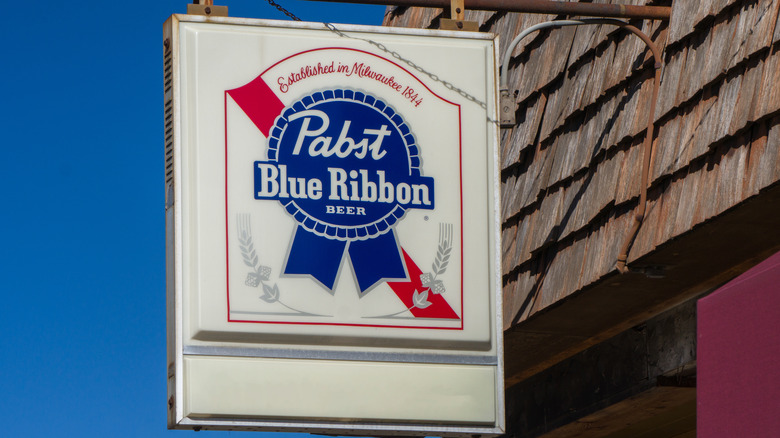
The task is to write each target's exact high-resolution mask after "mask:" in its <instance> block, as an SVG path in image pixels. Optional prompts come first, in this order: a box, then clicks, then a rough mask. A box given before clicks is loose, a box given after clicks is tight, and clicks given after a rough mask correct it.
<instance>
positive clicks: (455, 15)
mask: <svg viewBox="0 0 780 438" xmlns="http://www.w3.org/2000/svg"><path fill="white" fill-rule="evenodd" d="M465 9H466V7H465V0H450V18H442V19H440V20H439V29H442V30H465V31H468V32H479V23H477V22H476V21H466V19H465V18H466V14H465Z"/></svg>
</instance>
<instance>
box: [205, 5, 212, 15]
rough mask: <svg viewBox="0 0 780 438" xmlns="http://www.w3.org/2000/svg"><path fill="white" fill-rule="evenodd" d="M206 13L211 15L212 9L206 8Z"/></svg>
mask: <svg viewBox="0 0 780 438" xmlns="http://www.w3.org/2000/svg"><path fill="white" fill-rule="evenodd" d="M205 11H206V13H207V14H211V8H210V7H208V6H206V9H205Z"/></svg>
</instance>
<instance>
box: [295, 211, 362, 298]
mask: <svg viewBox="0 0 780 438" xmlns="http://www.w3.org/2000/svg"><path fill="white" fill-rule="evenodd" d="M346 246H347V242H345V241H342V240H336V239H328V238H326V237H322V236H318V235H316V234H314V233H312V232H310V231H308V230H306V229H305V228H302V227H300V226H299V227H298V228H297V229H296V230H295V237H294V238H293V243H292V247H290V255H289V256H287V264H286V265H285V267H284V273H285V274H292V275H311V276H312V277H314V278H315V279H316V280H317V281H319V282H320V283H322V284H323V285H324V286H325V287H327V288H328V289H330V290H333V285H334V284H335V283H336V276H337V275H338V273H339V266H341V259H342V258H343V257H344V248H345V247H346Z"/></svg>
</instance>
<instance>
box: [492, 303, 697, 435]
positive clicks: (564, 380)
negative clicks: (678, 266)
mask: <svg viewBox="0 0 780 438" xmlns="http://www.w3.org/2000/svg"><path fill="white" fill-rule="evenodd" d="M695 360H696V303H695V300H691V301H689V302H686V303H683V304H682V305H680V306H677V307H675V308H674V309H671V310H669V311H667V312H665V313H663V314H661V315H659V316H658V317H656V318H653V319H651V320H649V321H647V323H646V324H643V325H642V326H639V327H636V328H632V329H629V330H626V331H625V332H623V333H620V334H619V335H617V336H615V337H614V338H612V339H609V340H607V341H605V342H603V343H600V344H598V345H595V346H593V347H591V348H589V349H587V350H585V351H583V352H581V353H579V354H577V355H575V356H573V357H571V358H569V359H567V360H565V361H563V362H561V363H559V364H557V365H555V366H553V367H551V368H549V369H547V370H545V371H544V372H542V373H539V374H537V375H535V376H533V377H531V378H529V379H527V380H525V381H523V382H521V383H519V384H517V385H514V386H512V387H511V388H509V389H508V390H507V393H506V399H507V436H518V437H520V436H521V437H524V438H532V437H538V436H543V437H545V438H563V437H567V438H568V437H578V438H590V437H593V438H595V437H602V436H607V435H609V436H610V437H612V435H610V434H613V433H615V434H618V433H621V431H623V430H627V431H633V432H636V431H637V429H641V430H643V431H647V430H650V426H649V424H650V423H653V424H655V425H656V426H658V427H660V428H661V429H664V430H675V431H676V432H679V433H686V432H688V431H689V430H691V429H692V428H695V425H696V422H695V409H694V408H695V397H696V388H695ZM670 382H684V383H685V384H684V385H676V384H675V385H670V384H669V383H670ZM692 382H693V383H692ZM681 406H683V407H682V408H680V407H681ZM684 406H688V407H684ZM678 408H679V409H678ZM692 409H693V411H692ZM692 412H693V415H691V414H692ZM663 415H666V418H663ZM661 420H662V421H661ZM661 426H663V427H661ZM653 427H655V426H653ZM616 436H617V435H616ZM620 436H622V435H620ZM626 436H632V435H630V434H628V435H626ZM642 436H645V435H642ZM647 436H648V437H650V436H653V435H647ZM663 436H672V435H663Z"/></svg>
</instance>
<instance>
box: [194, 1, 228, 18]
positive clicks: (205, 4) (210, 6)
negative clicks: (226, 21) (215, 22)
mask: <svg viewBox="0 0 780 438" xmlns="http://www.w3.org/2000/svg"><path fill="white" fill-rule="evenodd" d="M187 15H206V16H210V17H227V16H228V7H227V6H214V0H193V1H192V3H191V4H188V5H187Z"/></svg>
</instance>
